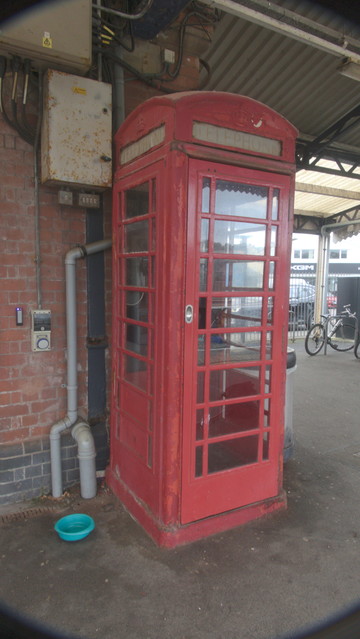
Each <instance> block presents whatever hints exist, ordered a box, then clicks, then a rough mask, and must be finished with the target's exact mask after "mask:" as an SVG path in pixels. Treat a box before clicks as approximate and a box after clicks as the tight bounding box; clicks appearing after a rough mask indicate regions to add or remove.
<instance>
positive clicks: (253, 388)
mask: <svg viewBox="0 0 360 639" xmlns="http://www.w3.org/2000/svg"><path fill="white" fill-rule="evenodd" d="M259 392H260V368H259V367H258V366H251V367H249V368H243V369H241V368H229V369H219V370H216V371H211V373H210V401H211V402H216V401H221V400H222V399H234V398H235V397H251V395H258V394H259ZM227 408H230V407H229V406H228V407H227ZM230 412H231V411H230ZM240 412H241V411H240ZM239 415H240V414H239Z"/></svg>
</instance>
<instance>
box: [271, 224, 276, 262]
mask: <svg viewBox="0 0 360 639" xmlns="http://www.w3.org/2000/svg"><path fill="white" fill-rule="evenodd" d="M277 231H278V229H277V226H272V227H271V236H270V255H276V248H277Z"/></svg>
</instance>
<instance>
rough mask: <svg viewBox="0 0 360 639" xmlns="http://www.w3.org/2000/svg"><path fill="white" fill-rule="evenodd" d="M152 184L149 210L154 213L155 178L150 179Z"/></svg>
mask: <svg viewBox="0 0 360 639" xmlns="http://www.w3.org/2000/svg"><path fill="white" fill-rule="evenodd" d="M151 185H152V197H151V210H152V212H153V213H154V212H155V211H156V179H155V178H153V179H152V180H151Z"/></svg>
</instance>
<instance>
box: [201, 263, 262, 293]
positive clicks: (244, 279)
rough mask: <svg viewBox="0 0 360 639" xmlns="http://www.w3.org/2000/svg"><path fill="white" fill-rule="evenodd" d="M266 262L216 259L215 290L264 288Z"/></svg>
mask: <svg viewBox="0 0 360 639" xmlns="http://www.w3.org/2000/svg"><path fill="white" fill-rule="evenodd" d="M263 286H264V262H252V261H247V260H246V261H245V260H241V261H240V260H220V259H219V260H214V274H213V291H229V292H231V291H242V290H245V289H253V290H254V289H258V290H262V289H263Z"/></svg>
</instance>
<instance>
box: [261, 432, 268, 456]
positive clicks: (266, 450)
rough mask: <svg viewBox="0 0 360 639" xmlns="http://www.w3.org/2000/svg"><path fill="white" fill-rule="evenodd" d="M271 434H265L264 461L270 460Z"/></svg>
mask: <svg viewBox="0 0 360 639" xmlns="http://www.w3.org/2000/svg"><path fill="white" fill-rule="evenodd" d="M269 448H270V433H264V434H263V455H262V456H263V459H265V460H267V459H269Z"/></svg>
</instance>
